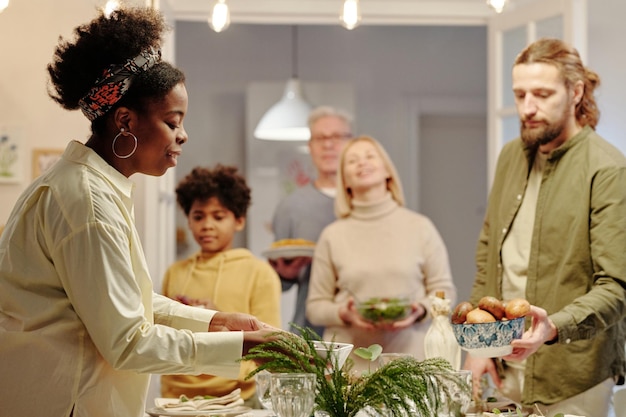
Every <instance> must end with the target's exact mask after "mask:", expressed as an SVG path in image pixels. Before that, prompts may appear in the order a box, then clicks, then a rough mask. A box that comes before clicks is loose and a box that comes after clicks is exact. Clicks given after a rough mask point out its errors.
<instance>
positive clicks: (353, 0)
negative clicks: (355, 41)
mask: <svg viewBox="0 0 626 417" xmlns="http://www.w3.org/2000/svg"><path fill="white" fill-rule="evenodd" d="M339 19H340V20H341V25H342V26H343V27H345V28H346V29H348V30H352V29H354V28H355V27H357V26H358V25H359V23H360V22H361V7H360V6H359V0H345V1H344V2H343V7H342V8H341V14H340V15H339Z"/></svg>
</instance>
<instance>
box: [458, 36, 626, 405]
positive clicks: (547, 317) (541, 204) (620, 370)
mask: <svg viewBox="0 0 626 417" xmlns="http://www.w3.org/2000/svg"><path fill="white" fill-rule="evenodd" d="M512 80H513V93H514V96H515V104H516V108H517V112H518V115H519V118H520V138H518V139H516V140H514V141H511V142H509V143H507V144H506V145H505V146H504V147H503V149H502V151H501V153H500V156H499V158H498V164H497V168H496V174H495V178H494V182H493V187H492V189H491V192H490V196H489V204H488V207H487V213H486V216H485V221H484V224H483V228H482V230H481V233H480V237H479V242H478V247H477V253H476V262H477V273H476V277H475V282H474V286H473V289H472V295H471V299H470V301H471V302H473V304H475V305H476V304H477V302H478V300H479V299H480V298H481V297H483V296H486V295H491V296H495V297H498V298H500V299H503V300H509V299H512V298H516V297H521V298H526V299H527V300H528V301H529V302H530V303H531V305H532V306H531V312H530V315H529V320H528V324H529V325H530V327H529V328H528V329H527V330H526V332H525V333H524V335H523V336H522V338H521V339H518V340H515V341H513V342H512V343H511V345H512V346H513V352H512V353H511V354H510V355H508V356H505V357H503V358H501V359H497V361H500V360H502V364H503V365H504V366H503V367H502V368H503V369H504V371H501V372H500V373H498V372H496V369H497V368H500V369H502V368H501V367H496V362H495V361H494V360H492V359H484V358H476V357H472V356H471V355H468V356H467V358H466V362H465V365H464V368H466V369H470V370H471V371H472V372H473V378H474V387H475V388H476V387H478V386H479V379H480V378H481V376H482V375H483V374H485V373H489V374H490V375H491V377H492V379H493V381H494V383H495V385H496V387H497V388H499V389H500V392H501V393H502V394H503V395H505V396H506V397H508V398H510V399H512V400H514V401H516V402H518V403H520V404H522V405H523V406H524V408H525V411H534V412H536V410H533V407H534V406H536V407H538V408H539V409H540V410H541V411H542V413H543V414H544V415H554V414H555V413H564V414H574V415H581V416H587V417H607V415H608V414H609V410H610V404H611V398H612V394H613V387H614V385H615V384H616V383H623V380H624V374H625V373H626V372H625V371H626V362H625V358H624V356H625V355H624V343H625V334H626V332H625V330H626V327H625V320H624V313H625V311H626V158H624V156H623V154H622V153H621V152H620V151H619V150H618V149H616V148H615V147H614V146H612V145H611V144H609V143H608V142H607V141H606V140H604V139H603V138H601V137H600V136H599V135H598V134H597V133H596V132H595V127H596V125H597V123H598V118H599V111H598V108H597V106H596V101H595V98H594V89H595V88H596V87H597V86H598V85H599V82H600V79H599V77H598V75H597V74H596V73H595V72H593V71H591V70H589V69H588V68H586V67H585V66H584V65H583V64H582V62H581V59H580V56H579V54H578V52H577V51H576V50H575V49H574V48H572V47H571V46H569V45H567V44H565V43H564V42H562V41H560V40H557V39H541V40H539V41H537V42H535V43H533V44H531V45H529V46H528V47H526V48H525V49H524V50H523V51H522V52H521V53H520V54H519V55H518V56H517V58H516V60H515V63H514V65H513V78H512Z"/></svg>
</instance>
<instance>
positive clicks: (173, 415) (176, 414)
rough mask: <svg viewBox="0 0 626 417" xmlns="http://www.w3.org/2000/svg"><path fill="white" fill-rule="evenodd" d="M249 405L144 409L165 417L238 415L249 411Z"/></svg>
mask: <svg viewBox="0 0 626 417" xmlns="http://www.w3.org/2000/svg"><path fill="white" fill-rule="evenodd" d="M250 410H251V408H250V407H246V406H243V405H240V406H237V407H233V408H227V409H225V410H205V411H202V410H185V411H176V410H165V409H163V408H159V407H153V408H150V409H148V410H146V413H147V414H148V415H151V416H153V417H159V416H164V417H165V416H167V417H180V416H225V417H226V416H229V417H230V416H238V415H240V414H243V413H246V412H248V411H250Z"/></svg>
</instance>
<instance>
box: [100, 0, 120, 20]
mask: <svg viewBox="0 0 626 417" xmlns="http://www.w3.org/2000/svg"><path fill="white" fill-rule="evenodd" d="M119 8H120V2H119V1H118V0H108V1H107V2H106V4H105V5H104V15H105V16H106V17H109V16H111V13H113V12H114V11H115V10H117V9H119Z"/></svg>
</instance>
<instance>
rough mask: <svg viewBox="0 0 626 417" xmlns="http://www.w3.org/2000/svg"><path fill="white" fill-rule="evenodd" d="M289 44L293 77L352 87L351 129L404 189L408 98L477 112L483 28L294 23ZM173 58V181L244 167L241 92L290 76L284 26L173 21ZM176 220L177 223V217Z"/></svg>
mask: <svg viewBox="0 0 626 417" xmlns="http://www.w3.org/2000/svg"><path fill="white" fill-rule="evenodd" d="M297 38H298V54H297V55H298V56H297V73H298V76H299V78H300V79H301V80H302V82H304V83H306V82H322V83H347V84H351V85H353V86H354V90H355V92H356V93H355V108H356V114H355V121H356V129H355V131H356V132H357V133H364V134H369V135H372V136H374V137H376V138H377V139H379V140H380V141H382V142H383V144H384V145H385V147H386V149H387V150H388V151H389V153H390V155H391V157H392V158H393V160H394V161H395V163H396V165H397V167H398V170H399V172H400V175H401V176H402V178H403V180H404V183H405V184H410V183H411V181H409V179H411V178H413V177H415V173H416V167H415V166H411V165H412V164H411V161H412V160H415V157H413V156H411V157H410V155H408V152H410V150H411V149H415V148H414V147H411V146H410V142H411V140H413V139H414V135H415V132H412V131H411V127H412V126H413V123H414V120H413V118H414V117H415V114H414V105H415V103H416V102H418V101H420V100H423V99H424V97H470V98H474V99H478V102H479V103H481V106H482V107H486V99H485V97H486V76H485V73H486V63H487V55H486V28H484V27H403V26H396V27H383V26H369V27H368V26H363V27H359V28H358V29H357V30H354V31H351V32H350V31H346V30H345V29H343V28H342V27H340V26H300V27H299V28H298V35H297ZM176 62H177V65H178V66H180V67H181V68H183V70H184V71H185V72H186V74H187V78H188V82H187V85H188V90H189V96H190V97H189V100H190V103H189V114H188V116H187V118H186V120H185V126H186V129H187V131H188V133H189V135H190V141H189V143H188V145H187V146H186V149H185V152H183V155H182V156H181V158H180V159H179V165H178V168H177V174H176V175H177V178H182V176H184V175H185V174H186V173H187V172H188V171H189V170H190V169H191V168H192V167H193V166H195V165H213V164H215V163H217V162H221V163H227V164H235V165H237V166H239V167H240V168H241V169H243V170H245V155H244V143H245V104H246V103H245V93H246V87H247V86H248V85H249V83H251V82H254V81H260V82H281V83H283V82H285V81H286V80H287V78H288V77H289V76H291V74H292V28H291V26H276V25H236V24H233V25H231V27H230V28H229V29H228V30H227V31H225V32H223V33H220V34H216V33H215V32H213V31H212V30H211V29H210V28H209V27H208V25H207V24H205V23H203V22H177V24H176ZM313 104H324V103H313ZM483 110H485V111H486V109H483ZM473 113H475V110H474V111H473ZM435 185H436V184H435ZM405 192H406V194H407V201H409V202H410V201H414V200H415V196H414V194H415V193H416V192H417V191H416V190H414V189H411V187H407V189H406V190H405ZM254 198H255V196H254V190H253V200H254ZM257 198H258V196H257ZM412 208H414V209H416V208H417V207H412ZM178 224H179V225H181V226H183V227H184V221H183V220H182V217H180V214H179V219H178ZM239 244H241V245H245V240H244V239H240V240H239ZM472 250H473V249H472Z"/></svg>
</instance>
